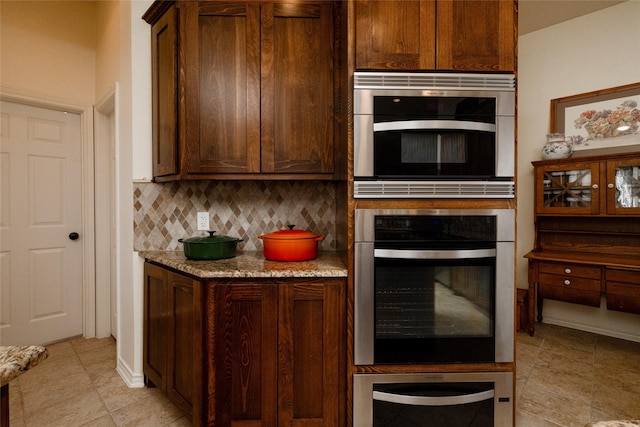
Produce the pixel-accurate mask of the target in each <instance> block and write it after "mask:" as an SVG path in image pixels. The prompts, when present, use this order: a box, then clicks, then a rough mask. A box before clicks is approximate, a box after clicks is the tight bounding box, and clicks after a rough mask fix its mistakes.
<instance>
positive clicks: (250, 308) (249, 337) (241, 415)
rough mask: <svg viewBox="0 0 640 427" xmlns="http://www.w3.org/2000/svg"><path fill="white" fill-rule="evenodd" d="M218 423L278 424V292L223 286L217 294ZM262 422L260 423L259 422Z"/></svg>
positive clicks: (265, 287) (260, 287)
mask: <svg viewBox="0 0 640 427" xmlns="http://www.w3.org/2000/svg"><path fill="white" fill-rule="evenodd" d="M215 304H216V316H215V323H214V325H215V344H214V346H213V348H214V354H215V368H214V369H215V377H214V378H213V379H212V378H209V381H210V383H209V389H210V390H211V387H212V381H213V387H215V401H216V410H215V412H214V414H212V413H211V411H209V422H211V421H212V420H211V417H212V416H215V425H220V426H229V425H231V424H232V423H233V425H234V426H255V425H275V422H276V417H277V415H276V410H277V391H278V390H277V354H276V349H277V345H276V342H277V288H276V287H275V286H273V285H220V286H216V291H215ZM256 423H261V424H256Z"/></svg>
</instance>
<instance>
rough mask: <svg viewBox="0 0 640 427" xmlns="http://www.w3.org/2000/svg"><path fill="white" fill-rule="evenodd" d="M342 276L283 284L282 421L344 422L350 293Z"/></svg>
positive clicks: (284, 423) (308, 423) (280, 342)
mask: <svg viewBox="0 0 640 427" xmlns="http://www.w3.org/2000/svg"><path fill="white" fill-rule="evenodd" d="M342 294H343V291H342V287H341V286H340V284H339V282H338V281H334V282H331V281H328V282H326V281H325V282H324V283H315V284H313V283H311V284H299V285H290V286H289V285H288V286H280V287H279V309H278V311H279V325H280V329H279V333H278V336H279V338H278V347H279V351H278V353H279V355H280V359H279V365H278V367H279V376H278V381H279V383H278V393H279V396H278V425H280V426H282V427H284V426H291V425H305V426H326V425H332V426H337V425H340V424H341V422H340V419H341V418H340V417H341V416H343V415H342V414H341V404H340V402H341V401H343V400H344V395H342V394H341V390H342V385H341V381H340V378H341V377H342V376H344V372H342V370H341V366H343V364H342V363H341V357H342V356H341V355H342V352H343V348H344V347H343V345H342V342H343V339H344V336H343V330H344V327H343V325H342V321H343V319H344V298H343V295H342Z"/></svg>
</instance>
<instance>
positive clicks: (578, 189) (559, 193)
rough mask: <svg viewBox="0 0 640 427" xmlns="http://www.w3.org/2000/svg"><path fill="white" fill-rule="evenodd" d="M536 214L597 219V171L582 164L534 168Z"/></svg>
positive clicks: (599, 192)
mask: <svg viewBox="0 0 640 427" xmlns="http://www.w3.org/2000/svg"><path fill="white" fill-rule="evenodd" d="M535 173H536V188H535V198H536V213H537V214H558V215H563V214H566V215H597V214H598V213H599V212H600V202H601V201H600V199H601V194H604V193H602V192H601V191H600V188H601V185H600V182H599V181H600V176H601V174H600V167H599V164H598V163H593V162H584V163H572V164H568V165H551V166H544V167H538V168H536V171H535Z"/></svg>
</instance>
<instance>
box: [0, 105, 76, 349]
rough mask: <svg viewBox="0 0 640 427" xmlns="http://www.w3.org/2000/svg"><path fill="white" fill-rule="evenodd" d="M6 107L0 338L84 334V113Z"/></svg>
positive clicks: (37, 340) (44, 339) (21, 340)
mask: <svg viewBox="0 0 640 427" xmlns="http://www.w3.org/2000/svg"><path fill="white" fill-rule="evenodd" d="M0 111H1V131H0V132H1V166H0V167H1V171H0V173H1V175H0V177H1V180H2V181H1V183H0V184H1V186H0V191H1V193H0V202H1V218H0V223H1V235H0V275H1V277H0V278H1V280H2V282H1V283H0V308H1V309H2V311H1V312H0V344H1V345H25V344H26V345H32V344H44V343H48V342H52V341H57V340H61V339H65V338H69V337H73V336H78V335H82V331H83V329H82V328H83V284H82V278H83V263H82V260H83V236H82V234H81V231H82V230H83V224H82V221H83V216H82V134H81V118H80V115H78V114H74V113H66V112H62V111H57V110H50V109H46V108H40V107H34V106H29V105H25V104H20V103H13V102H6V101H2V108H1V110H0ZM74 233H77V237H76V235H74Z"/></svg>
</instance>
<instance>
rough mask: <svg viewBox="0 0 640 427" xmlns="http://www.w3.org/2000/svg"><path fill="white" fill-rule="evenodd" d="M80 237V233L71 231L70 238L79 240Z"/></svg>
mask: <svg viewBox="0 0 640 427" xmlns="http://www.w3.org/2000/svg"><path fill="white" fill-rule="evenodd" d="M78 237H80V235H79V234H78V233H76V232H75V231H74V232H73V233H69V239H71V240H78Z"/></svg>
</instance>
